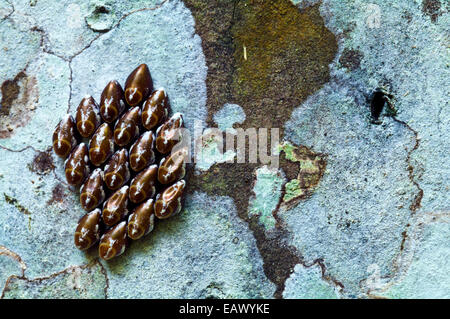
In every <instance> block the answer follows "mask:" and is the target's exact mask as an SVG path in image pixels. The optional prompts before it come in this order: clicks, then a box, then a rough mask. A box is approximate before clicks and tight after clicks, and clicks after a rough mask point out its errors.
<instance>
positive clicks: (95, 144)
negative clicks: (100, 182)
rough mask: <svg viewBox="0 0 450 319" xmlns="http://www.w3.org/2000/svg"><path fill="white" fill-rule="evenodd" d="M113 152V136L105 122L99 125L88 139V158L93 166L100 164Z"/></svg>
mask: <svg viewBox="0 0 450 319" xmlns="http://www.w3.org/2000/svg"><path fill="white" fill-rule="evenodd" d="M113 153H114V138H113V133H112V130H111V129H110V128H109V126H108V124H107V123H103V124H102V125H100V126H99V127H98V129H97V131H95V133H94V136H92V138H91V140H90V141H89V158H90V160H91V163H92V164H94V165H95V166H100V165H102V164H103V163H104V162H106V160H107V159H108V158H109V157H110V156H111V155H112V154H113Z"/></svg>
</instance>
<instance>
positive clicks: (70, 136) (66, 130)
mask: <svg viewBox="0 0 450 319" xmlns="http://www.w3.org/2000/svg"><path fill="white" fill-rule="evenodd" d="M75 127H76V125H75V120H74V119H73V117H72V116H71V115H70V114H67V115H66V116H64V118H63V119H62V120H61V121H60V122H59V123H58V125H57V126H56V128H55V131H54V133H53V150H54V152H55V154H56V155H58V156H59V157H62V158H66V157H67V156H69V154H70V151H72V149H73V148H74V147H75V146H76V145H77V139H76V137H75Z"/></svg>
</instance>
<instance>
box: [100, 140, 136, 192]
mask: <svg viewBox="0 0 450 319" xmlns="http://www.w3.org/2000/svg"><path fill="white" fill-rule="evenodd" d="M103 176H104V180H105V184H106V187H108V188H109V189H111V190H116V189H118V188H119V187H121V186H122V185H123V184H125V183H126V182H128V180H129V179H130V169H129V168H128V151H127V150H126V149H124V148H123V149H121V150H119V151H117V152H115V153H114V155H113V156H111V158H110V160H109V161H108V163H107V164H106V165H105V168H104V175H103Z"/></svg>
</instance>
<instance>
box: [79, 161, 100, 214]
mask: <svg viewBox="0 0 450 319" xmlns="http://www.w3.org/2000/svg"><path fill="white" fill-rule="evenodd" d="M104 200H105V190H104V189H103V177H102V170H101V169H100V168H96V169H95V170H93V171H92V173H91V174H90V175H89V177H88V178H87V180H86V182H84V184H83V186H81V188H80V203H81V207H83V209H84V210H86V211H90V210H93V209H94V208H96V207H97V206H98V205H100V204H101V203H103V201H104Z"/></svg>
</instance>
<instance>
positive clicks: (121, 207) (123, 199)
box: [102, 186, 128, 226]
mask: <svg viewBox="0 0 450 319" xmlns="http://www.w3.org/2000/svg"><path fill="white" fill-rule="evenodd" d="M127 214H128V186H123V187H122V188H121V189H119V190H117V191H116V192H115V193H114V194H112V195H111V197H110V198H108V200H107V201H106V202H105V204H103V212H102V218H103V222H104V223H105V225H106V226H113V225H115V224H117V223H118V222H120V220H121V219H123V218H124V217H125V216H126V215H127Z"/></svg>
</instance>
